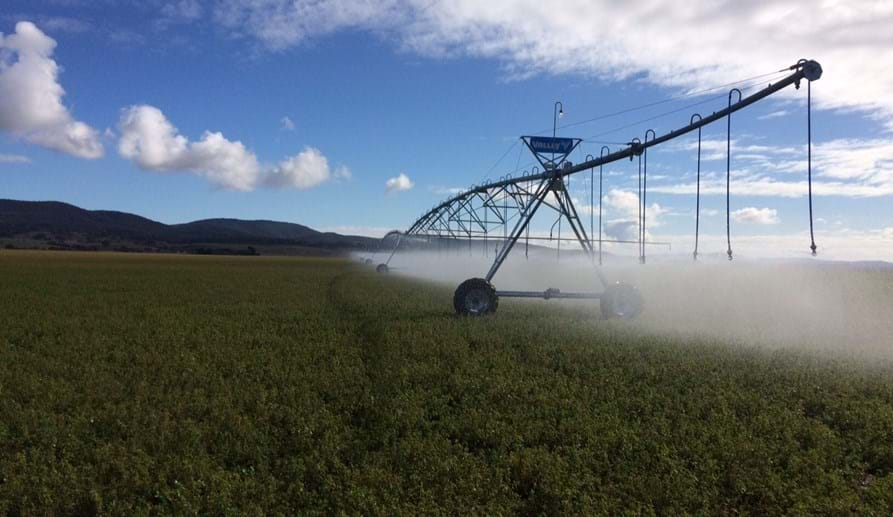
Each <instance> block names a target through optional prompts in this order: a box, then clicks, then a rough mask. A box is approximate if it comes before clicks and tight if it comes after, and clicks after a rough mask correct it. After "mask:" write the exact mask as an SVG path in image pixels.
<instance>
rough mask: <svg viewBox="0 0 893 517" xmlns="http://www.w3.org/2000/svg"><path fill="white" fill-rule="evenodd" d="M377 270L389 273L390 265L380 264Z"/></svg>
mask: <svg viewBox="0 0 893 517" xmlns="http://www.w3.org/2000/svg"><path fill="white" fill-rule="evenodd" d="M375 271H377V272H379V273H387V272H388V265H387V264H379V265H378V267H376V268H375Z"/></svg>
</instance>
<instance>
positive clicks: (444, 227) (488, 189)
mask: <svg viewBox="0 0 893 517" xmlns="http://www.w3.org/2000/svg"><path fill="white" fill-rule="evenodd" d="M779 72H785V73H787V72H790V73H789V74H787V75H785V76H784V77H782V78H781V79H780V80H778V81H777V82H775V83H770V84H769V85H768V86H766V87H765V88H763V89H761V90H758V91H756V92H755V93H753V94H751V95H749V96H747V97H743V96H742V93H741V90H739V89H738V88H732V89H731V90H729V95H728V106H727V107H726V108H725V109H722V110H720V111H716V112H713V113H712V114H710V115H709V116H703V117H702V116H701V115H700V114H697V113H695V114H693V115H692V116H691V118H690V119H689V123H688V124H687V125H685V126H683V127H680V128H678V129H675V130H673V131H670V132H669V133H666V134H663V135H661V136H657V134H656V133H655V132H654V130H651V129H649V130H648V131H646V133H645V135H644V139H642V140H640V139H638V138H633V139H632V140H631V141H629V142H627V143H626V144H623V145H624V147H623V149H621V150H618V151H614V152H611V150H610V148H608V147H607V146H603V147H602V149H601V152H600V154H599V156H598V157H593V156H591V155H587V156H586V158H585V161H584V162H583V163H579V164H576V165H575V164H573V163H571V162H570V161H568V159H567V158H568V156H569V155H570V153H571V152H573V151H574V150H575V149H576V148H577V146H578V145H579V144H580V142H582V140H581V139H579V138H556V137H555V128H556V126H557V116H558V115H559V114H561V112H562V111H563V106H561V104H560V103H556V104H555V107H556V112H555V117H556V118H555V123H556V124H555V125H553V136H552V137H541V136H522V137H521V141H522V142H523V143H524V145H525V146H526V147H527V148H528V149H529V150H530V152H531V153H533V156H534V157H535V158H536V160H537V162H539V165H540V167H542V169H540V168H538V167H534V168H533V169H532V170H531V171H530V172H526V171H525V173H524V174H523V175H521V176H518V177H512V176H511V175H508V176H504V177H502V178H500V179H499V180H498V181H488V182H486V183H484V184H482V185H474V186H472V187H471V188H469V189H468V190H466V191H464V192H462V193H460V194H456V195H454V196H453V197H451V198H449V199H447V200H446V201H444V202H442V203H440V204H438V205H436V206H434V207H433V208H432V209H431V210H429V211H428V212H426V213H425V214H424V215H422V216H421V217H419V218H418V219H417V220H416V221H415V222H414V223H413V224H412V225H411V226H410V227H409V229H408V230H406V231H405V232H400V231H393V232H390V233H388V234H387V235H386V236H385V237H384V238H383V239H382V243H383V244H384V243H385V242H387V241H390V240H393V241H394V245H393V248H391V249H390V251H389V254H388V258H387V260H386V261H385V262H383V263H381V264H379V265H378V266H377V268H376V269H377V271H378V272H380V273H386V272H388V270H389V265H390V262H391V260H392V259H393V258H394V255H395V254H396V253H397V251H398V249H399V248H400V246H401V243H403V242H406V241H409V240H412V241H426V242H427V243H428V244H429V245H430V243H431V241H432V240H436V241H437V244H438V247H439V248H442V247H443V246H446V247H450V246H456V245H461V242H464V241H465V240H467V242H468V248H469V250H471V248H472V242H473V241H475V240H483V241H484V249H487V244H486V241H487V240H488V239H490V240H494V241H496V243H497V251H496V256H495V259H494V260H493V264H492V265H491V266H490V269H489V270H488V271H487V273H486V275H485V276H484V277H483V278H470V279H468V280H465V281H464V282H462V283H461V284H460V285H459V287H458V288H457V289H456V292H455V294H454V296H453V306H454V308H455V310H456V312H457V313H458V314H461V315H484V314H492V313H494V312H496V308H497V306H498V304H499V298H500V297H512V298H543V299H546V300H548V299H559V298H564V299H594V300H600V304H601V311H602V314H603V315H604V316H605V317H618V318H632V317H635V316H636V315H638V314H639V313H640V312H641V310H642V297H641V295H640V293H639V291H638V289H636V288H635V287H634V286H631V285H629V284H625V283H621V282H613V283H612V282H609V281H608V279H607V278H606V277H605V275H604V272H603V271H602V269H601V265H602V263H603V254H602V244H603V243H604V242H609V243H629V244H637V245H638V255H639V262H640V263H641V264H644V263H645V251H646V246H647V245H667V243H658V242H654V241H646V238H645V228H646V226H645V222H646V221H645V212H646V209H645V207H646V205H645V203H646V195H647V188H648V149H649V148H651V147H654V146H657V145H660V144H663V143H666V142H669V141H670V140H673V139H675V138H678V137H680V136H682V135H685V134H688V133H691V132H693V131H697V132H698V166H697V167H698V174H697V177H698V179H697V181H698V183H697V185H698V187H697V196H696V200H697V201H696V203H697V208H696V223H695V247H694V252H693V259H694V260H697V259H698V227H699V222H700V181H701V128H703V127H704V126H707V125H709V124H712V123H714V122H718V121H720V120H722V119H725V120H726V239H727V244H728V249H727V251H726V254H727V256H728V259H729V260H732V242H731V229H730V224H729V223H730V210H729V206H730V205H729V201H730V196H729V192H730V185H731V169H730V163H731V116H732V114H733V113H735V112H737V111H738V110H741V109H744V108H746V107H747V106H750V105H751V104H753V103H755V102H757V101H759V100H762V99H765V98H766V97H769V96H770V95H772V94H774V93H776V92H778V91H780V90H782V89H784V88H787V87H788V86H791V85H794V86H795V87H796V88H797V89H799V88H800V83H801V81H802V80H803V79H805V80H806V81H807V88H806V89H807V103H806V109H807V156H808V159H807V175H808V185H809V192H808V197H809V233H810V241H811V242H810V249H811V250H812V254H813V255H815V253H816V245H815V238H814V235H813V225H812V115H811V103H812V93H811V83H812V81H815V80H817V79H819V78H820V77H821V76H822V67H821V65H819V63H817V62H816V61H812V60H806V59H801V60H800V61H798V62H797V63H796V64H794V65H792V66H790V67H788V68H785V69H783V70H781V71H779ZM733 84H737V83H733ZM736 97H737V101H736V102H732V101H733V99H734V98H736ZM559 106H561V111H557V110H558V108H559ZM677 111H678V110H677ZM633 158H637V159H638V160H639V176H638V177H639V187H638V193H639V209H638V211H639V217H638V238H637V240H634V241H622V240H606V239H603V238H602V209H601V205H602V203H601V200H602V199H603V198H602V187H603V181H602V168H603V167H604V166H605V165H607V164H610V163H614V162H617V161H620V160H624V159H629V160H630V161H631V160H633ZM596 168H598V172H599V174H598V176H599V177H598V192H599V194H598V196H599V197H598V199H599V203H598V207H599V208H598V212H599V213H598V238H597V239H593V238H592V236H593V234H594V233H595V230H594V221H593V214H592V212H593V210H590V211H589V212H590V225H589V233H588V234H587V232H586V228H585V225H584V224H583V222H582V221H581V219H580V216H579V214H578V213H577V209H576V208H575V207H574V203H573V201H572V199H571V196H570V195H569V193H568V191H567V186H568V184H569V182H570V177H571V176H572V175H574V174H577V173H580V172H584V171H589V172H590V193H591V194H593V191H594V181H593V180H594V175H593V172H594V170H595V169H596ZM543 206H546V207H548V208H551V209H552V210H554V211H555V212H556V213H557V214H558V218H557V220H556V221H555V224H558V225H559V232H560V228H561V227H560V224H561V221H562V220H564V221H566V222H567V224H568V225H569V226H570V229H571V231H572V232H573V237H572V238H565V239H562V238H561V237H560V233H559V237H558V239H557V242H558V250H557V253H558V256H559V257H560V253H561V242H562V241H575V242H577V243H579V245H580V246H581V248H582V249H583V252H584V253H586V255H588V257H589V258H590V259H591V261H592V263H593V264H597V266H598V267H595V273H596V275H597V276H598V279H599V281H600V283H601V285H602V292H585V293H569V292H561V291H559V290H558V289H553V288H549V289H546V290H545V291H497V290H496V288H495V287H494V286H493V284H492V280H493V277H494V276H495V275H496V273H497V272H498V271H499V268H500V267H501V266H502V264H503V263H504V262H505V259H506V257H508V255H509V253H510V252H511V251H512V249H513V248H514V247H515V245H516V244H517V243H518V241H519V240H521V239H522V238H523V239H524V253H525V256H526V255H527V254H528V253H529V242H530V240H534V241H536V240H541V239H548V240H552V237H551V234H550V237H548V238H546V237H536V236H531V235H530V222H531V219H532V218H533V216H534V215H535V214H536V213H537V211H538V210H539V209H540V208H541V207H543ZM555 224H553V229H554V227H555ZM500 233H501V235H500ZM595 243H597V244H598V247H597V248H596V246H595ZM366 263H367V264H372V263H373V262H372V259H370V258H367V259H366Z"/></svg>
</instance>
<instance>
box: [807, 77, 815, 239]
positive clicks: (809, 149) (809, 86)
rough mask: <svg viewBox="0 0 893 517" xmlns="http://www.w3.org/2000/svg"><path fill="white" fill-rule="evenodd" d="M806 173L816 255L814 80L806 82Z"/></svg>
mask: <svg viewBox="0 0 893 517" xmlns="http://www.w3.org/2000/svg"><path fill="white" fill-rule="evenodd" d="M806 174H807V184H808V185H809V240H810V245H809V249H810V250H812V256H813V257H815V256H816V251H815V250H816V245H815V233H814V232H813V227H812V81H807V82H806Z"/></svg>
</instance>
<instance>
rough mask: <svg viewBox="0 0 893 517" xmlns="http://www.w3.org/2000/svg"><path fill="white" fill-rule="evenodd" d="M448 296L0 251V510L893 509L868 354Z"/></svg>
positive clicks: (302, 272)
mask: <svg viewBox="0 0 893 517" xmlns="http://www.w3.org/2000/svg"><path fill="white" fill-rule="evenodd" d="M865 274H870V273H865ZM871 274H877V275H881V274H882V273H871ZM886 275H889V273H886ZM884 281H885V282H886V285H890V281H889V279H888V278H885V279H884ZM451 296H452V289H451V288H449V287H444V286H441V285H438V284H431V283H423V282H418V281H412V280H409V279H403V278H399V277H396V276H393V275H390V276H386V275H377V274H375V273H374V272H370V271H369V269H367V268H364V267H363V266H359V265H356V264H353V263H350V262H349V261H346V260H338V259H300V258H268V257H226V258H220V257H193V256H189V257H181V256H170V255H167V256H165V255H115V254H87V253H51V252H43V253H42V252H3V253H0V514H4V513H5V514H7V515H34V514H47V513H49V514H88V515H89V514H111V515H118V514H211V515H219V514H248V515H252V514H254V515H262V514H286V515H289V514H296V513H300V514H333V513H347V514H356V513H367V514H420V513H421V514H427V513H486V514H505V513H529V514H536V513H547V514H565V513H587V514H591V513H606V514H616V513H621V512H629V513H644V514H652V513H660V514H673V513H683V512H686V513H687V512H693V513H704V514H732V513H745V514H765V513H824V514H828V513H833V514H838V513H862V514H864V513H868V514H871V513H873V514H877V515H889V514H890V513H891V512H893V375H891V374H893V365H891V363H890V361H889V360H877V361H861V360H857V359H845V358H835V357H833V356H832V355H819V354H810V353H806V352H798V351H796V350H793V349H784V348H760V347H749V346H737V345H732V344H730V343H726V342H723V341H721V340H716V339H714V340H710V339H707V338H704V339H686V338H682V337H678V336H677V337H661V334H659V333H656V332H647V331H644V330H642V329H641V328H639V326H637V323H636V322H623V321H602V320H600V319H599V318H598V317H597V314H598V310H597V309H598V308H597V304H592V303H575V304H567V305H554V304H551V305H547V304H545V303H543V302H538V303H529V302H522V301H515V302H513V301H503V302H501V304H500V308H499V313H498V314H497V315H496V316H495V317H492V318H483V319H463V318H457V317H455V316H454V315H453V314H452V312H451Z"/></svg>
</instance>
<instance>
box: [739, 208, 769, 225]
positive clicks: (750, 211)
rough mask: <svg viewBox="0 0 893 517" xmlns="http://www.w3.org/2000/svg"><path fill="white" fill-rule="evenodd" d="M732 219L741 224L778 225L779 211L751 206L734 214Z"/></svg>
mask: <svg viewBox="0 0 893 517" xmlns="http://www.w3.org/2000/svg"><path fill="white" fill-rule="evenodd" d="M732 219H733V220H735V221H736V222H739V223H752V224H778V223H779V222H780V219H779V218H778V210H776V209H774V208H756V207H753V206H749V207H747V208H741V209H739V210H735V211H733V212H732Z"/></svg>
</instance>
